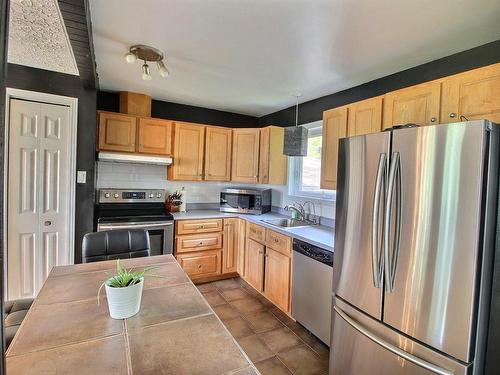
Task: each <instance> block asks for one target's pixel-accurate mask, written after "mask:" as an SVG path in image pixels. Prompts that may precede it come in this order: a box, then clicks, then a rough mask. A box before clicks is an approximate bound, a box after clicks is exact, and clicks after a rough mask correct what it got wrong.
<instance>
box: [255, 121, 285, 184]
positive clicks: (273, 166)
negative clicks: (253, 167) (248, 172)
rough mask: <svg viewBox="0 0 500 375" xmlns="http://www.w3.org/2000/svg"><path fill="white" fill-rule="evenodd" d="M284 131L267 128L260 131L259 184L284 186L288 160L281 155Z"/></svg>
mask: <svg viewBox="0 0 500 375" xmlns="http://www.w3.org/2000/svg"><path fill="white" fill-rule="evenodd" d="M284 140H285V129H284V128H281V127H278V126H268V127H266V128H263V129H260V152H259V155H260V157H259V183H260V184H272V185H285V184H286V183H287V177H288V176H287V168H288V158H287V156H286V155H283V142H284Z"/></svg>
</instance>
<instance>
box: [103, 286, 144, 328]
mask: <svg viewBox="0 0 500 375" xmlns="http://www.w3.org/2000/svg"><path fill="white" fill-rule="evenodd" d="M105 286H106V296H107V298H108V308H109V315H111V317H112V318H113V319H125V318H130V317H131V316H134V315H135V314H137V313H138V312H139V309H140V308H141V298H142V287H143V286H144V277H143V278H141V281H139V282H138V283H137V284H134V285H132V286H127V287H125V288H113V287H111V286H109V285H108V284H107V283H106V284H105Z"/></svg>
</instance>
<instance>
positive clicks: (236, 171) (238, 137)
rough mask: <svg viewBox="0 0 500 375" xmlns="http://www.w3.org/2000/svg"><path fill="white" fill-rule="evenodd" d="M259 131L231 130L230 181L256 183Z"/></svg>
mask: <svg viewBox="0 0 500 375" xmlns="http://www.w3.org/2000/svg"><path fill="white" fill-rule="evenodd" d="M259 138H260V129H234V130H233V160H232V169H231V180H232V181H235V182H250V183H256V182H258V176H259Z"/></svg>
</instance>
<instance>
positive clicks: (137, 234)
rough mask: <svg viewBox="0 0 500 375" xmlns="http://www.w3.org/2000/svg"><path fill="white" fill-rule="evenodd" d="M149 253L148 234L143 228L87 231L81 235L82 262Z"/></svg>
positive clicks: (135, 256)
mask: <svg viewBox="0 0 500 375" xmlns="http://www.w3.org/2000/svg"><path fill="white" fill-rule="evenodd" d="M150 255H151V244H150V241H149V234H148V232H147V231H146V230H144V229H118V230H110V231H105V232H95V233H87V234H86V235H85V236H84V237H83V244H82V262H83V263H90V262H99V261H102V260H113V259H126V258H138V257H147V256H150Z"/></svg>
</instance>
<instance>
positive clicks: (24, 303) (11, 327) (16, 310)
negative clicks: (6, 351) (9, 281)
mask: <svg viewBox="0 0 500 375" xmlns="http://www.w3.org/2000/svg"><path fill="white" fill-rule="evenodd" d="M32 304H33V298H25V299H18V300H15V301H6V302H5V303H4V306H3V318H4V325H5V330H4V335H5V345H6V346H5V347H6V348H8V347H9V345H10V343H11V342H12V339H13V338H14V336H15V335H16V332H17V330H18V329H19V327H20V326H21V323H22V322H23V320H24V318H25V317H26V314H27V313H28V310H29V309H30V307H31V305H32Z"/></svg>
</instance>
